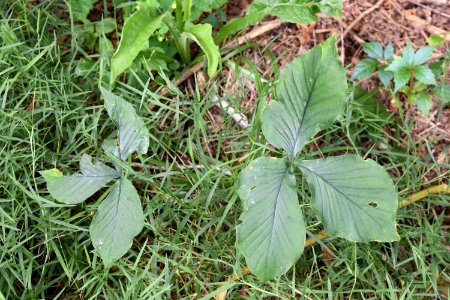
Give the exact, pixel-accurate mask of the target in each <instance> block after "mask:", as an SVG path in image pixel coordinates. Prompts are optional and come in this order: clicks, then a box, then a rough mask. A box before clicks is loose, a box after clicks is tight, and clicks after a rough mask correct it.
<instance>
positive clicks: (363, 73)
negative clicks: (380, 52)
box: [352, 58, 378, 80]
mask: <svg viewBox="0 0 450 300" xmlns="http://www.w3.org/2000/svg"><path fill="white" fill-rule="evenodd" d="M377 66H378V63H377V62H376V61H375V60H373V59H370V58H367V59H362V60H360V61H359V63H358V64H357V65H356V66H355V69H354V70H353V74H352V79H353V80H354V79H363V78H366V77H368V76H370V75H372V74H373V72H375V70H376V69H377Z"/></svg>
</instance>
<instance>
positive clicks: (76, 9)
mask: <svg viewBox="0 0 450 300" xmlns="http://www.w3.org/2000/svg"><path fill="white" fill-rule="evenodd" d="M94 2H95V0H73V1H71V2H70V4H71V8H72V15H73V18H74V19H75V20H80V21H83V22H85V23H87V22H89V20H88V18H87V16H88V14H89V11H90V10H91V9H92V5H93V4H94Z"/></svg>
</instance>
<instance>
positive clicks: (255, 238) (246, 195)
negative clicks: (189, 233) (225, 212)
mask: <svg viewBox="0 0 450 300" xmlns="http://www.w3.org/2000/svg"><path fill="white" fill-rule="evenodd" d="M239 195H240V197H241V199H242V201H243V203H244V212H243V213H242V215H241V220H242V224H240V225H239V226H238V227H237V243H238V247H239V249H240V251H241V252H242V253H243V254H244V256H245V258H246V260H247V265H248V266H249V267H250V269H251V270H252V272H253V273H254V274H256V275H257V276H258V277H259V278H260V279H262V280H268V279H271V278H273V277H275V276H277V275H282V274H284V273H285V272H286V271H287V270H289V268H290V267H292V265H293V264H294V263H295V261H296V260H297V259H298V258H299V257H300V255H301V254H302V252H303V246H304V245H303V244H304V241H305V225H304V221H303V215H302V212H301V209H300V206H299V204H298V199H297V188H296V186H295V177H294V174H293V171H292V168H291V167H290V166H289V165H288V163H287V162H286V161H285V160H283V159H275V158H267V157H261V158H258V159H256V160H254V161H253V162H251V163H250V165H249V166H248V167H247V168H246V169H244V170H243V171H242V172H241V174H240V187H239Z"/></svg>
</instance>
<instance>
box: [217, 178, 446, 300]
mask: <svg viewBox="0 0 450 300" xmlns="http://www.w3.org/2000/svg"><path fill="white" fill-rule="evenodd" d="M441 193H444V194H450V187H449V186H448V185H447V184H440V185H436V186H432V187H430V188H427V189H425V190H423V191H420V192H417V193H414V194H412V195H409V196H408V197H406V199H404V200H401V201H400V202H399V207H400V208H403V207H405V206H408V205H410V204H412V203H414V202H416V201H419V200H422V199H423V198H425V197H427V196H428V195H432V194H441ZM327 237H328V235H327V233H326V232H325V231H324V230H321V231H319V232H318V233H317V234H315V238H314V239H313V238H307V239H306V241H305V244H304V247H305V248H308V247H311V246H313V245H314V244H315V243H316V240H321V241H323V240H324V239H326V238H327ZM251 273H252V272H251V270H250V269H249V268H248V267H245V268H244V269H243V270H242V272H240V273H238V274H236V276H231V275H230V276H228V278H227V280H226V282H232V281H236V280H238V279H239V278H240V277H242V276H244V275H248V274H251ZM220 287H223V285H221V286H220ZM227 292H228V291H223V292H221V293H220V294H217V295H216V297H215V300H225V298H226V296H227Z"/></svg>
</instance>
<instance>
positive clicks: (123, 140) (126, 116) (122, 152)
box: [101, 88, 149, 161]
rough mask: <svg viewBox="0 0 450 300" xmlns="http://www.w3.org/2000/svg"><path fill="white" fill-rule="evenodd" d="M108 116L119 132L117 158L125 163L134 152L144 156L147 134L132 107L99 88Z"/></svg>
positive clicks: (147, 139)
mask: <svg viewBox="0 0 450 300" xmlns="http://www.w3.org/2000/svg"><path fill="white" fill-rule="evenodd" d="M101 91H102V94H103V96H104V97H105V105H106V110H107V111H108V115H109V116H110V118H111V119H112V120H113V121H114V123H115V124H116V126H117V128H118V131H119V148H118V150H119V158H120V159H122V160H123V161H125V160H126V159H127V158H128V156H130V155H131V154H132V153H133V152H134V151H137V152H139V153H141V154H145V153H146V152H147V150H148V146H149V132H148V129H147V127H145V124H144V121H143V120H142V119H141V118H140V117H139V116H138V115H137V114H136V110H135V109H134V108H133V106H132V105H131V104H130V103H128V102H127V101H125V100H123V99H122V98H120V97H118V96H116V95H114V94H113V93H111V92H110V91H108V90H106V89H104V88H101Z"/></svg>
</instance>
